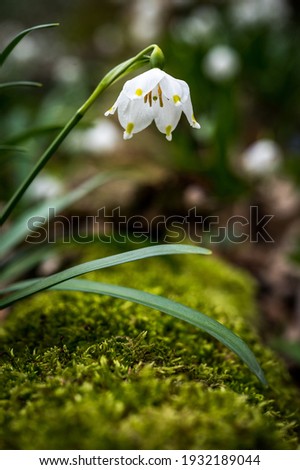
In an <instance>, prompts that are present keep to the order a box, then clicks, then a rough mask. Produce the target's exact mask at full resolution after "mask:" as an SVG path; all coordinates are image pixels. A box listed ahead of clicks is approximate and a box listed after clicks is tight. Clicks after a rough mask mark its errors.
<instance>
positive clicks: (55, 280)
mask: <svg viewBox="0 0 300 470" xmlns="http://www.w3.org/2000/svg"><path fill="white" fill-rule="evenodd" d="M210 253H211V252H210V251H209V250H206V249H205V248H200V247H196V246H192V245H156V246H150V247H147V248H140V249H138V250H133V251H128V252H125V253H121V254H118V255H113V256H108V257H106V258H101V259H96V260H93V261H88V262H87V263H82V264H78V265H77V266H74V267H72V268H68V269H65V270H64V271H61V272H59V273H57V274H53V275H51V276H48V277H47V278H45V279H42V280H40V281H37V282H35V283H34V284H32V285H30V286H28V287H25V288H24V289H20V290H19V291H18V292H15V293H13V294H12V295H9V296H7V297H6V298H4V299H2V300H1V301H0V308H4V307H7V306H8V305H10V304H12V303H14V302H16V301H17V300H20V299H23V298H25V297H28V296H30V295H32V294H35V293H36V292H40V291H42V290H45V289H48V288H49V287H52V286H55V285H56V284H59V283H61V282H63V281H67V280H68V279H72V278H74V277H77V276H81V275H82V274H86V273H89V272H91V271H96V270H98V269H104V268H109V267H111V266H117V265H119V264H124V263H129V262H131V261H137V260H141V259H145V258H150V257H154V256H161V255H175V254H202V255H207V254H210Z"/></svg>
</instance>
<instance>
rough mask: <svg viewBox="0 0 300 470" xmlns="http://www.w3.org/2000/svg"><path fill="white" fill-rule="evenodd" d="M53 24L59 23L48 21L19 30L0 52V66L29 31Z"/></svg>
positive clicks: (57, 24)
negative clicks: (47, 22)
mask: <svg viewBox="0 0 300 470" xmlns="http://www.w3.org/2000/svg"><path fill="white" fill-rule="evenodd" d="M54 26H59V23H49V24H41V25H38V26H33V27H32V28H28V29H25V30H24V31H21V32H20V33H19V34H17V36H16V37H15V38H14V39H13V40H12V41H11V42H10V43H9V44H8V45H7V46H6V47H5V49H4V50H3V51H2V52H1V54H0V66H1V65H3V63H4V61H5V60H6V59H7V57H8V56H9V54H10V53H11V51H12V50H13V49H14V48H15V47H16V46H17V45H18V44H19V42H20V41H21V40H22V39H23V38H24V37H25V36H26V35H27V34H29V33H30V32H31V31H35V30H37V29H45V28H53V27H54Z"/></svg>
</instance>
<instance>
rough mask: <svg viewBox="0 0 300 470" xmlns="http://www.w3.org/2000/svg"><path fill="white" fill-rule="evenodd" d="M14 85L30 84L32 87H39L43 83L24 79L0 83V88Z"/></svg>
mask: <svg viewBox="0 0 300 470" xmlns="http://www.w3.org/2000/svg"><path fill="white" fill-rule="evenodd" d="M16 86H32V87H38V88H41V87H42V86H43V85H42V83H39V82H28V81H24V80H22V81H18V82H5V83H0V88H10V87H16Z"/></svg>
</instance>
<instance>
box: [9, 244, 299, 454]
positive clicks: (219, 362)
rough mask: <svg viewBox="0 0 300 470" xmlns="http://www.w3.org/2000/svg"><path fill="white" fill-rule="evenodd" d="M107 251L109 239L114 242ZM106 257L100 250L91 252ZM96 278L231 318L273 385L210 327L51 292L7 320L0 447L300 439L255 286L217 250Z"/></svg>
mask: <svg viewBox="0 0 300 470" xmlns="http://www.w3.org/2000/svg"><path fill="white" fill-rule="evenodd" d="M110 250H111V248H110ZM95 252H97V255H96V256H97V257H100V256H104V251H103V248H100V247H93V248H90V249H87V250H86V253H85V257H86V258H89V259H92V258H95ZM89 278H92V279H97V280H101V281H105V282H111V283H115V284H120V285H127V286H130V287H136V288H140V289H144V290H147V291H149V292H152V293H156V294H160V295H165V296H167V297H169V298H171V299H174V300H177V301H179V302H181V303H185V304H186V305H189V306H191V307H193V308H196V309H198V310H200V311H202V312H203V313H206V314H208V315H210V316H212V317H214V318H215V319H217V320H219V321H221V322H222V323H224V324H226V325H227V326H228V327H229V328H231V329H232V330H233V331H234V332H235V333H237V334H238V335H240V336H241V337H242V338H243V339H244V340H245V341H246V342H247V343H248V345H249V346H250V347H251V349H252V350H253V351H254V353H255V354H256V356H257V358H258V360H259V362H260V363H261V365H262V367H263V369H264V371H265V373H266V376H267V379H268V381H269V383H270V387H269V388H267V389H265V388H263V387H262V385H261V384H260V383H259V382H258V380H257V379H256V377H255V376H254V375H253V374H251V372H250V371H249V370H248V369H247V367H246V366H245V365H243V364H242V363H241V361H240V360H239V358H238V357H237V356H235V355H234V354H233V353H232V352H230V351H229V350H228V349H227V348H225V347H223V346H222V345H221V344H220V343H219V342H217V341H216V340H214V339H213V338H211V337H210V336H208V335H207V334H205V333H203V332H202V331H200V330H198V329H196V328H194V327H192V326H191V325H188V324H186V323H184V322H181V321H179V320H176V319H174V318H172V317H169V316H167V315H165V314H162V313H160V312H157V311H153V310H150V309H147V308H145V307H142V306H138V305H136V304H132V303H129V302H124V301H121V300H117V299H112V298H109V297H106V296H97V295H94V294H82V293H70V292H68V293H67V292H66V293H64V292H48V293H43V294H39V295H36V296H34V297H32V298H30V299H27V300H25V301H23V302H21V303H19V304H17V305H16V306H14V307H13V309H12V312H11V314H10V315H9V316H8V318H7V320H6V321H5V322H4V324H3V326H2V328H1V330H0V339H1V346H0V354H1V355H0V360H1V369H0V374H1V376H0V442H1V444H0V445H1V448H3V449H201V448H202V449H295V448H298V446H299V443H298V438H297V429H298V425H297V420H298V419H299V413H298V411H297V410H298V409H299V408H300V407H299V398H298V396H297V393H296V391H295V390H294V388H293V386H292V385H291V383H290V381H289V377H288V375H287V373H286V371H285V369H284V367H283V365H282V364H281V363H280V361H279V360H278V358H277V357H276V356H275V355H274V354H273V353H272V352H271V351H270V350H268V349H267V348H265V347H264V346H263V345H262V344H261V341H260V339H259V337H258V334H257V316H256V306H255V301H254V299H255V286H254V283H253V280H252V279H251V278H250V277H249V276H247V275H246V274H245V273H243V272H240V271H238V270H236V269H233V268H232V267H231V266H229V265H227V264H225V263H224V262H221V261H219V260H217V259H215V257H214V256H213V257H207V258H206V257H200V256H180V257H164V258H163V257H162V258H155V259H148V260H145V261H141V262H136V263H131V264H127V265H124V266H120V267H117V268H112V269H109V270H105V271H102V272H98V273H94V274H92V275H90V276H89Z"/></svg>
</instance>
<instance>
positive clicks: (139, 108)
mask: <svg viewBox="0 0 300 470" xmlns="http://www.w3.org/2000/svg"><path fill="white" fill-rule="evenodd" d="M118 117H119V121H120V124H121V126H122V127H123V128H124V129H125V132H124V139H130V138H131V137H132V135H133V134H136V133H137V132H140V131H142V130H143V129H145V128H146V127H148V126H149V125H150V124H151V122H152V121H153V109H152V107H150V106H149V105H148V104H145V103H144V100H130V99H128V98H127V101H125V100H124V101H122V102H121V103H120V104H119V107H118Z"/></svg>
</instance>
